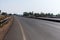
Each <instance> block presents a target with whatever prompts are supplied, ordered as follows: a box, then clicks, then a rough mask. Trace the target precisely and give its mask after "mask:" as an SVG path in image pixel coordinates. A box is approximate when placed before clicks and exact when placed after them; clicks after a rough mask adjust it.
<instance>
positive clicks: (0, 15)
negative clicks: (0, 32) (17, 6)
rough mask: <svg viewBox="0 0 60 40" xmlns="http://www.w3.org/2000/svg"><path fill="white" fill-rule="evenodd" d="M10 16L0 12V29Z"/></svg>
mask: <svg viewBox="0 0 60 40" xmlns="http://www.w3.org/2000/svg"><path fill="white" fill-rule="evenodd" d="M10 15H11V14H7V12H1V10H0V27H2V26H3V25H4V24H6V23H7V21H8V19H7V18H8V17H10Z"/></svg>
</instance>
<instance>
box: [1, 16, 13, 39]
mask: <svg viewBox="0 0 60 40" xmlns="http://www.w3.org/2000/svg"><path fill="white" fill-rule="evenodd" d="M12 23H13V17H10V18H9V21H8V23H7V24H5V25H3V27H2V28H0V40H3V38H4V36H5V34H6V33H7V31H8V29H9V28H10V26H11V25H12Z"/></svg>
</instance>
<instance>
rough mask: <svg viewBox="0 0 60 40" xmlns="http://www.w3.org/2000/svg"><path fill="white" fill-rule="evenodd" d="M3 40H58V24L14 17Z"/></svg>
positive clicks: (59, 37)
mask: <svg viewBox="0 0 60 40" xmlns="http://www.w3.org/2000/svg"><path fill="white" fill-rule="evenodd" d="M4 40H60V23H57V22H51V21H45V20H38V19H31V18H24V17H17V16H15V17H14V23H13V24H12V26H11V28H10V30H9V32H8V33H7V35H6V37H5V38H4Z"/></svg>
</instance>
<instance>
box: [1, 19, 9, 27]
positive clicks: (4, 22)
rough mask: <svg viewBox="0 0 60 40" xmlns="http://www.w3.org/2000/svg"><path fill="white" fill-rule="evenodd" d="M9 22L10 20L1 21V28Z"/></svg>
mask: <svg viewBox="0 0 60 40" xmlns="http://www.w3.org/2000/svg"><path fill="white" fill-rule="evenodd" d="M7 22H8V18H6V19H4V20H1V21H0V26H3V25H4V24H6V23H7Z"/></svg>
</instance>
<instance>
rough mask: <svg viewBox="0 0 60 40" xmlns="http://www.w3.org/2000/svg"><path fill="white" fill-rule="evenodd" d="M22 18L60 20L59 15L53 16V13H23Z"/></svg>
mask: <svg viewBox="0 0 60 40" xmlns="http://www.w3.org/2000/svg"><path fill="white" fill-rule="evenodd" d="M23 16H24V17H49V18H60V14H57V15H54V14H53V13H43V12H41V13H34V12H23Z"/></svg>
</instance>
